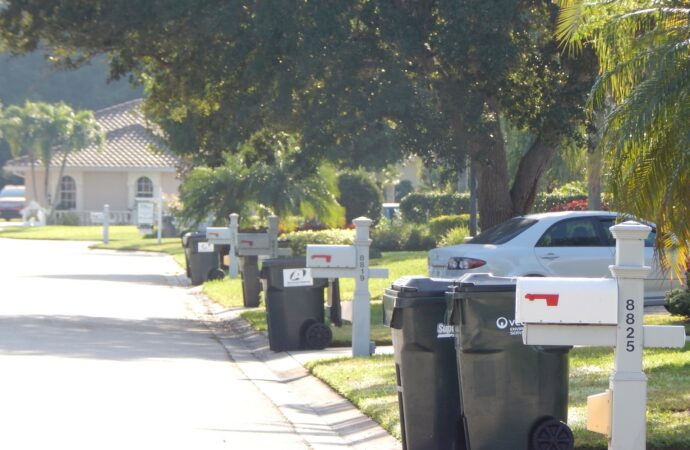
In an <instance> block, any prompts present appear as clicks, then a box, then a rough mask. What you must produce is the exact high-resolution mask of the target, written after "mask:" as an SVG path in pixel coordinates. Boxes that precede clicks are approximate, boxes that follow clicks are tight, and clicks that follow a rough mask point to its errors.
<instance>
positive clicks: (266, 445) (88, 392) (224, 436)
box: [0, 239, 351, 450]
mask: <svg viewBox="0 0 690 450" xmlns="http://www.w3.org/2000/svg"><path fill="white" fill-rule="evenodd" d="M0 274H1V276H0V279H1V280H2V294H0V368H1V372H0V401H1V404H0V424H1V428H0V430H1V431H0V448H6V449H13V450H19V449H44V448H45V449H47V448H51V449H71V450H72V449H89V450H93V449H99V450H100V449H110V448H112V449H178V448H179V449H187V450H189V449H195V450H196V449H216V448H218V449H221V448H222V449H230V448H232V449H253V450H259V449H270V448H274V449H281V450H291V449H300V450H301V449H307V448H320V447H319V444H318V436H316V437H314V436H311V438H309V437H305V431H304V427H299V426H297V427H296V426H295V423H294V422H295V420H292V421H290V420H288V419H287V418H286V415H285V412H284V410H281V408H279V407H277V406H276V404H275V402H274V401H272V400H271V398H269V397H270V396H267V394H266V389H263V390H262V389H260V388H259V385H258V384H257V381H256V380H252V379H250V378H249V377H248V376H247V374H246V372H247V371H246V370H245V371H243V370H242V368H241V367H240V364H239V363H238V362H235V361H233V360H232V357H231V355H232V354H233V352H232V351H231V349H230V350H229V347H227V346H223V345H222V343H221V339H219V338H218V336H217V335H216V334H214V333H212V332H211V331H210V329H209V328H208V327H207V326H206V325H205V324H204V323H203V322H201V321H199V320H197V319H196V317H198V316H196V315H195V314H193V313H192V311H193V310H194V309H195V308H196V309H198V308H199V304H200V302H199V299H198V298H196V297H195V295H194V291H193V290H190V289H189V288H186V287H181V286H180V280H181V278H180V277H179V274H180V269H179V268H178V267H177V265H176V264H175V263H174V262H173V260H172V259H171V258H170V257H168V256H165V255H156V254H147V253H117V252H110V251H100V250H89V249H88V248H87V244H86V243H80V242H50V241H28V240H8V239H0ZM224 339H225V340H227V336H226V337H224ZM243 364H244V365H245V366H247V365H248V364H249V366H251V367H255V366H257V365H261V364H263V363H260V362H256V361H254V360H253V359H252V355H251V354H247V355H245V357H244V362H243ZM254 372H255V373H264V372H262V371H254ZM264 382H266V381H265V380H264ZM274 384H277V385H278V386H279V387H278V389H280V382H279V381H278V382H276V383H274ZM273 389H275V388H273ZM283 394H285V392H283ZM278 395H280V392H279V393H278ZM283 396H284V395H283ZM296 428H297V430H296ZM300 428H302V429H301V430H300ZM298 431H299V432H298ZM306 434H308V431H307V432H306ZM328 434H329V433H325V435H328ZM336 447H337V448H351V447H350V446H349V445H348V444H345V443H344V441H342V440H341V439H339V438H337V439H330V440H326V441H325V444H324V446H323V448H336Z"/></svg>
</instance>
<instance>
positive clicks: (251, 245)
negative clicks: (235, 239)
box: [240, 241, 254, 247]
mask: <svg viewBox="0 0 690 450" xmlns="http://www.w3.org/2000/svg"><path fill="white" fill-rule="evenodd" d="M240 244H249V246H250V247H253V246H254V241H240Z"/></svg>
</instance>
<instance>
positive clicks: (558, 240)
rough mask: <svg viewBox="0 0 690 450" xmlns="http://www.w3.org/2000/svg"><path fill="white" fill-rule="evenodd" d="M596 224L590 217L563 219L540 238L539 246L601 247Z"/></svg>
mask: <svg viewBox="0 0 690 450" xmlns="http://www.w3.org/2000/svg"><path fill="white" fill-rule="evenodd" d="M601 245H602V242H601V239H600V238H599V233H598V232H597V228H596V225H595V224H594V222H593V221H592V220H590V219H589V218H578V219H570V220H562V221H560V222H558V223H556V224H554V225H552V226H551V227H550V228H549V229H548V230H546V232H545V233H544V234H543V235H542V236H541V238H539V241H538V242H537V247H599V246H601Z"/></svg>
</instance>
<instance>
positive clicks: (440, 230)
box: [429, 214, 470, 238]
mask: <svg viewBox="0 0 690 450" xmlns="http://www.w3.org/2000/svg"><path fill="white" fill-rule="evenodd" d="M469 223H470V215H469V214H454V215H447V216H438V217H434V218H433V219H431V220H430V221H429V231H430V232H431V235H432V236H436V237H439V238H440V237H442V236H444V235H445V234H446V233H448V231H449V230H450V229H452V228H458V227H469Z"/></svg>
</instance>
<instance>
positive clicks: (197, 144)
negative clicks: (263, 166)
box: [0, 0, 596, 227]
mask: <svg viewBox="0 0 690 450" xmlns="http://www.w3.org/2000/svg"><path fill="white" fill-rule="evenodd" d="M555 14H556V9H555V7H554V6H553V5H551V4H550V3H549V2H544V1H535V0H531V1H530V0H517V1H516V0H489V1H487V0H461V1H457V0H454V1H449V0H420V1H414V2H406V1H403V0H392V1H391V0H346V1H343V0H330V1H296V0H276V1H271V2H253V1H249V0H236V1H220V0H207V1H198V0H152V1H148V2H138V3H132V2H126V1H124V0H107V1H106V0H90V1H86V0H63V1H60V2H44V1H41V0H23V1H21V2H20V1H18V0H8V1H7V7H6V9H5V10H4V11H2V12H1V13H0V29H1V30H2V31H1V33H2V35H1V36H2V38H4V39H5V40H6V41H7V42H8V45H9V47H10V49H11V50H13V51H15V52H27V51H32V50H35V49H36V48H38V47H39V45H40V44H41V43H47V44H48V45H50V46H51V51H52V55H53V57H55V58H57V60H59V61H60V62H61V64H63V65H66V66H74V65H78V64H79V63H80V62H81V61H84V60H88V59H89V58H91V57H92V56H93V55H95V54H98V53H101V52H106V53H108V54H109V55H110V61H111V75H112V76H113V77H115V78H117V77H120V76H124V75H127V74H129V73H131V74H133V77H134V78H135V79H137V80H138V81H140V82H142V83H143V84H144V85H145V86H146V89H147V93H148V100H147V103H146V107H145V110H146V112H147V114H148V115H149V116H150V117H151V118H152V119H153V120H155V121H156V122H158V123H159V124H160V125H161V127H162V128H163V130H164V131H165V132H166V133H167V135H168V137H169V139H170V142H169V143H170V146H171V148H172V149H173V151H176V152H178V153H179V154H183V155H188V156H189V159H190V160H191V161H192V163H203V164H208V165H210V166H217V165H222V164H223V163H224V155H225V153H226V152H228V151H230V152H235V151H237V149H238V148H239V146H240V144H241V143H242V142H244V141H246V140H247V139H249V137H250V136H252V135H253V134H254V133H255V132H257V131H258V130H261V129H264V128H271V129H275V130H281V131H285V132H290V133H292V134H295V135H298V136H300V139H301V143H300V145H301V147H302V148H303V152H302V156H303V158H304V163H305V164H306V163H311V164H312V166H314V165H316V164H317V162H318V160H320V159H322V158H328V159H330V160H332V161H335V162H336V163H337V164H339V165H341V166H346V167H352V168H356V167H367V168H377V167H384V166H386V165H388V164H389V163H391V162H395V161H397V160H399V159H400V158H401V157H402V155H405V154H418V155H420V156H422V157H423V158H424V159H425V161H426V162H427V164H432V165H433V164H437V165H450V166H452V167H455V168H456V169H457V170H462V169H463V168H464V161H465V159H466V156H469V158H470V160H471V161H472V165H473V167H474V168H475V172H476V174H477V176H478V181H479V190H478V194H479V210H480V211H479V212H480V216H481V218H482V224H483V226H484V227H487V226H490V225H492V224H495V223H498V222H500V221H502V220H505V219H507V218H509V217H510V216H512V215H514V214H520V213H524V212H526V211H527V210H528V209H529V207H530V206H531V204H532V202H533V199H534V195H535V193H536V188H537V182H538V181H539V178H540V176H541V175H542V174H543V172H544V170H546V168H547V167H548V164H549V162H550V160H551V158H552V157H553V155H554V153H555V152H556V151H557V150H558V148H559V144H560V143H561V142H562V141H563V139H564V138H566V137H567V136H569V135H571V134H572V133H573V130H574V129H575V125H576V124H579V123H580V122H581V119H582V117H581V112H582V108H581V106H582V103H583V98H584V94H585V92H586V91H587V90H588V88H589V86H590V84H591V82H592V75H593V73H594V70H595V66H596V65H595V64H593V63H592V60H591V59H589V60H588V59H587V58H584V57H579V58H577V59H574V58H567V57H564V56H562V55H561V54H560V52H559V51H558V48H557V46H556V43H555V42H554V39H553V38H552V31H553V25H554V20H555ZM501 117H504V118H506V119H508V120H509V121H510V122H511V123H512V124H513V125H515V126H517V127H520V128H524V129H529V130H531V132H532V133H533V136H534V141H533V142H532V144H531V145H530V148H529V150H528V151H527V152H525V154H524V156H523V157H522V159H521V160H520V162H519V164H518V169H517V172H516V176H515V178H514V180H512V181H511V180H510V179H509V178H510V177H509V176H508V168H507V162H506V154H505V140H504V138H503V136H502V133H501V128H500V126H499V118H501Z"/></svg>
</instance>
